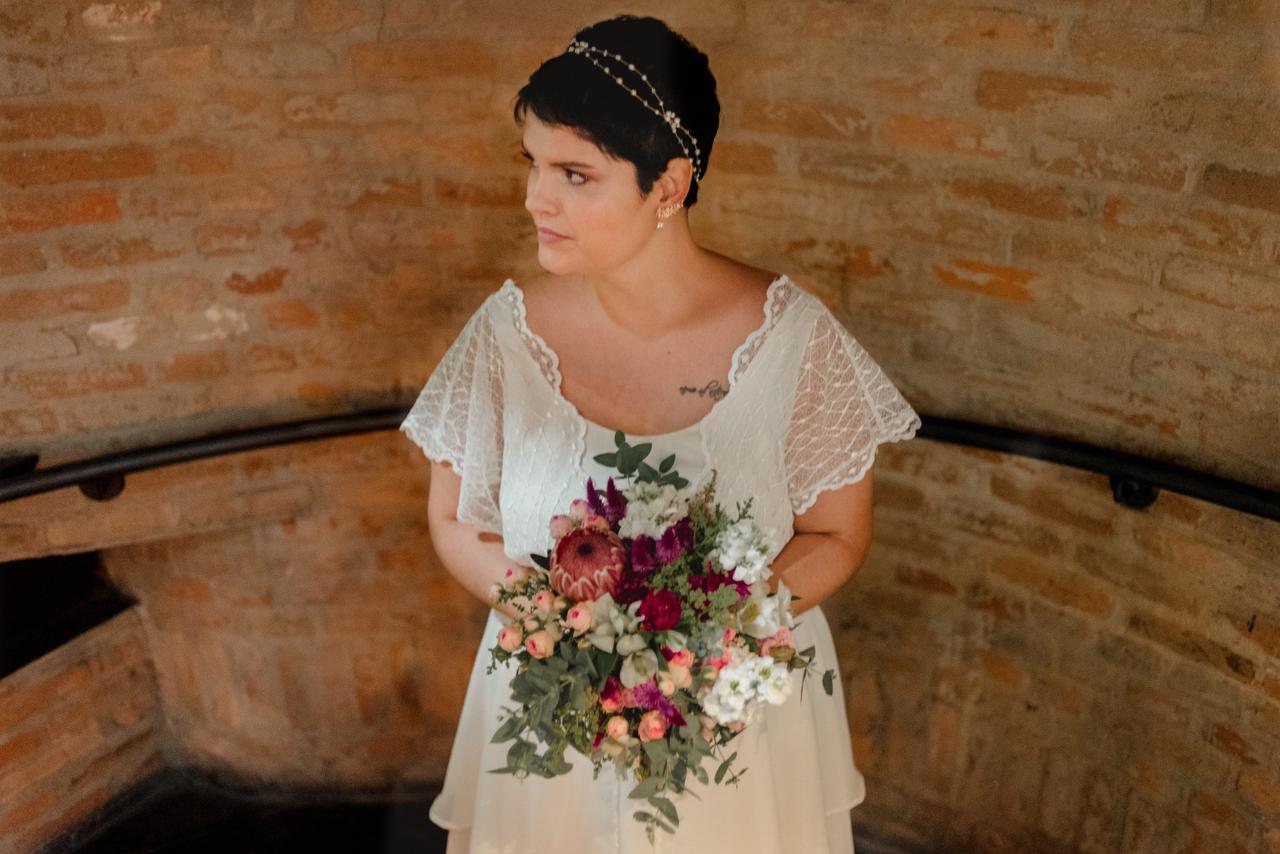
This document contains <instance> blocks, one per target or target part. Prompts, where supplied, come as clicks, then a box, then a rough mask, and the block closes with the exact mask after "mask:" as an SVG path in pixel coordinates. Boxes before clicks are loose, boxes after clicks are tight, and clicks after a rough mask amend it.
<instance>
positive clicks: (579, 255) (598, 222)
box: [401, 16, 920, 854]
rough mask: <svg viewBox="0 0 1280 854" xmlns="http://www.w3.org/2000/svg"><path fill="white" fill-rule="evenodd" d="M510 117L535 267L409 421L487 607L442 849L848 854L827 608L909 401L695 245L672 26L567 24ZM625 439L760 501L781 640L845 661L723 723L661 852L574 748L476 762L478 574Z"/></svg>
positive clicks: (450, 558)
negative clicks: (781, 598)
mask: <svg viewBox="0 0 1280 854" xmlns="http://www.w3.org/2000/svg"><path fill="white" fill-rule="evenodd" d="M514 115H515V119H516V122H517V124H518V126H519V128H520V129H521V131H522V134H521V145H520V151H521V154H522V155H523V156H524V157H525V158H526V159H527V160H528V168H529V173H528V186H527V190H526V197H525V207H526V208H527V209H528V211H529V214H530V216H531V218H532V220H533V224H534V227H535V228H536V230H537V239H538V262H539V264H540V266H541V267H542V268H543V269H544V270H545V271H546V272H545V274H543V275H540V276H537V277H534V278H531V279H529V280H528V281H525V282H523V283H516V282H515V281H514V280H513V279H507V280H506V281H504V282H503V283H502V285H501V287H499V288H498V289H497V290H495V291H494V292H492V293H491V294H490V295H489V296H488V298H487V299H486V300H485V301H484V304H483V305H481V306H480V308H479V309H477V310H476V312H475V313H474V314H473V315H472V316H471V317H470V318H469V319H468V321H467V323H466V325H465V326H464V327H463V329H462V331H461V333H460V334H459V335H458V338H457V339H456V340H455V341H454V342H453V344H452V345H451V346H450V348H449V350H448V351H447V352H446V354H445V355H444V357H443V358H442V359H441V361H440V364H439V365H438V366H437V367H436V369H435V371H434V372H433V373H432V375H431V377H430V378H429V379H428V381H427V384H426V386H425V387H424V388H423V389H422V391H421V393H420V394H419V396H418V399H417V401H416V402H415V404H414V406H413V408H412V409H411V410H410V412H409V414H408V415H407V417H406V418H405V420H404V422H403V423H402V425H401V430H403V431H404V432H405V433H406V435H408V436H409V437H410V438H411V439H412V440H413V441H414V442H416V443H417V444H418V445H419V446H420V447H421V448H422V450H423V452H424V453H425V455H426V456H427V457H428V458H429V459H430V460H431V486H430V495H429V499H428V507H427V514H428V520H429V525H430V529H431V535H432V540H433V543H434V546H435V549H436V551H437V553H438V555H439V557H440V559H441V562H442V563H443V564H444V566H445V567H446V569H447V570H448V571H449V572H450V574H451V575H452V576H453V577H454V578H455V579H456V580H457V581H458V582H459V583H460V584H462V585H463V586H464V587H465V588H466V589H467V590H469V591H470V592H471V593H472V594H473V595H475V596H476V597H477V598H478V599H480V600H481V601H484V602H485V603H486V604H488V605H489V606H490V612H489V618H488V622H487V623H486V626H485V630H484V634H483V636H482V637H481V639H480V642H479V647H478V650H477V653H476V658H475V663H474V665H473V668H472V673H471V682H470V683H469V685H468V690H467V694H466V697H465V700H464V703H463V707H462V711H461V715H460V718H459V721H458V729H457V733H456V736H455V740H454V744H453V749H452V752H451V754H450V758H449V764H448V768H447V772H446V777H445V781H444V786H443V789H442V791H441V794H440V795H439V796H438V797H437V798H436V800H435V801H434V802H433V804H432V806H431V811H430V815H431V819H432V821H434V822H435V823H436V824H438V825H439V826H441V827H443V828H446V829H447V830H449V842H448V852H450V854H459V852H486V853H487V854H498V852H503V854H510V852H564V853H565V854H573V853H574V852H582V854H587V852H593V854H594V852H605V851H608V852H639V851H663V852H700V854H706V853H707V852H717V851H741V852H761V854H783V852H786V854H791V852H813V854H821V852H841V854H847V853H848V852H852V851H853V850H854V849H853V834H852V824H851V816H850V812H849V811H850V809H852V808H853V807H854V806H856V805H857V804H858V803H860V802H861V801H862V800H863V798H864V797H865V783H864V780H863V777H862V775H861V773H860V772H859V771H858V769H857V767H856V765H855V762H854V757H853V754H852V749H851V743H850V739H849V733H848V723H847V718H846V715H845V707H844V701H845V698H844V694H843V689H842V681H841V679H840V677H839V673H840V671H839V663H838V661H837V660H836V652H835V646H834V643H833V641H832V637H831V632H830V628H829V626H828V624H827V621H826V617H825V615H824V614H823V612H822V609H821V608H820V607H819V606H820V604H821V603H822V602H823V601H825V600H826V599H827V598H828V597H830V596H831V594H832V593H834V592H835V591H836V590H838V589H839V588H840V587H841V586H842V585H843V584H845V583H846V582H847V581H848V580H849V579H850V577H851V576H852V575H853V574H854V573H855V572H856V571H857V569H858V567H859V565H860V564H861V563H862V561H863V558H864V557H865V555H866V552H867V549H868V547H869V544H870V538H871V527H872V482H873V477H872V467H873V464H874V458H875V450H876V447H877V445H879V444H880V443H882V442H886V441H899V440H903V439H908V438H910V437H911V436H912V435H914V433H915V431H916V429H917V428H918V427H919V425H920V421H919V417H918V416H917V415H916V413H915V412H914V410H912V408H911V407H910V405H909V404H908V403H907V402H906V400H905V399H904V398H903V397H902V396H901V394H899V393H898V391H897V389H896V388H895V387H894V385H893V383H892V382H891V381H890V380H889V378H888V377H887V376H886V375H885V374H884V372H883V371H882V370H881V369H880V367H879V366H878V365H877V364H876V362H875V361H874V360H873V359H872V358H871V357H870V355H869V354H868V353H867V351H866V350H865V349H863V348H862V347H861V345H860V344H859V343H858V342H857V341H856V340H855V339H854V338H853V336H852V335H851V334H850V333H849V332H848V331H847V330H845V328H844V327H843V326H842V325H841V324H840V323H839V322H838V321H837V320H836V319H835V318H834V316H833V315H832V314H831V312H830V311H829V310H828V309H827V308H826V307H825V305H824V304H823V303H822V302H821V301H819V300H818V299H817V298H816V297H814V296H812V295H811V294H809V293H808V292H807V291H805V290H804V289H802V288H801V287H799V286H798V285H797V284H796V283H795V282H794V281H792V280H791V278H790V277H789V276H788V275H786V274H785V273H781V274H778V273H774V272H772V271H769V270H765V269H761V268H758V267H753V266H751V265H748V264H745V263H742V262H739V261H735V260H733V259H731V258H728V257H726V256H724V255H722V254H720V253H718V252H714V251H712V250H710V249H707V248H705V247H703V246H700V245H699V244H698V243H697V242H696V241H695V240H694V238H693V235H692V234H691V232H690V228H689V211H690V210H691V209H692V208H693V206H694V205H695V204H696V202H697V201H698V192H699V187H700V184H701V182H702V180H703V178H704V177H705V175H706V171H707V167H708V163H709V161H710V156H711V152H712V146H713V142H714V139H715V135H716V131H717V129H718V127H719V116H720V105H719V101H718V99H717V95H716V81H715V77H714V76H713V75H712V73H711V70H710V67H709V63H708V59H707V57H706V55H705V54H704V53H702V52H701V51H699V50H698V49H697V48H696V47H694V46H693V45H692V44H691V43H690V42H689V41H688V40H687V39H685V38H684V37H683V36H681V35H679V34H677V33H675V32H673V31H672V30H671V29H670V28H669V27H668V26H667V25H666V24H665V23H663V22H662V21H660V20H657V19H655V18H649V17H645V18H639V17H633V16H620V17H616V18H612V19H610V20H606V21H602V22H599V23H597V24H594V25H592V26H590V27H587V28H585V29H583V30H580V31H579V32H578V33H576V34H575V35H574V38H573V40H572V41H571V42H570V44H569V46H568V47H567V48H566V50H565V51H564V52H563V53H562V54H560V55H558V56H556V57H553V58H552V59H550V60H548V61H546V62H545V63H543V64H542V65H541V67H539V68H538V69H537V71H535V72H534V73H533V75H531V77H530V78H529V81H528V83H527V84H526V85H525V86H524V87H522V88H521V89H520V91H519V93H518V95H517V98H516V104H515V110H514ZM619 430H620V431H622V432H623V433H625V434H626V435H627V438H628V441H630V442H632V443H633V444H635V443H638V442H640V441H645V442H652V443H653V444H654V449H655V450H654V453H655V456H654V458H655V459H661V458H662V457H665V456H668V455H669V454H675V455H676V458H677V468H678V469H679V470H680V472H681V473H682V474H683V475H684V476H686V477H688V478H689V479H690V480H691V481H692V484H691V487H690V488H691V489H696V488H697V486H698V485H699V483H700V482H702V480H703V479H704V478H705V477H707V476H708V475H709V474H710V473H711V470H712V469H713V468H714V469H715V470H716V471H717V472H718V478H717V500H718V501H719V502H720V503H721V504H722V505H723V506H726V507H732V506H734V504H735V502H736V501H743V500H745V499H747V498H749V497H750V498H752V499H753V501H754V504H753V516H754V517H755V518H756V520H757V522H759V523H760V524H761V525H763V526H766V527H770V528H772V529H773V531H774V533H775V534H776V537H775V539H776V541H777V543H778V544H779V546H780V549H779V550H778V551H777V552H775V554H774V555H773V556H772V557H773V563H772V570H773V577H772V579H771V580H770V588H771V590H776V589H777V586H778V582H779V581H780V580H781V581H784V582H785V583H786V585H787V587H788V588H789V589H790V590H791V591H792V592H793V596H794V597H795V601H794V611H795V614H796V616H797V619H798V625H797V627H796V629H795V638H796V646H797V648H805V647H807V646H810V645H813V646H816V659H815V661H816V664H815V667H816V669H817V671H818V672H821V671H824V670H826V669H827V668H829V667H830V668H835V669H836V672H837V678H836V682H835V685H836V690H835V692H834V694H833V695H830V696H828V695H826V694H825V693H824V692H822V691H820V690H812V686H810V690H808V691H805V692H804V693H803V696H801V692H800V691H799V690H796V691H794V692H793V694H792V697H791V698H790V699H789V700H788V701H787V702H786V703H784V704H783V705H781V706H770V707H768V709H767V711H766V714H765V716H764V719H763V720H762V721H761V722H760V723H758V724H755V725H753V726H750V727H748V728H747V729H746V730H744V731H743V732H742V733H741V734H740V735H738V736H737V737H736V738H735V739H734V742H733V744H732V749H736V750H737V751H738V759H737V760H736V764H735V766H734V767H735V768H740V769H746V770H745V772H744V773H743V775H742V777H741V779H740V780H739V781H738V782H737V783H736V784H735V785H732V786H730V785H712V786H707V787H703V786H700V785H698V784H696V783H694V784H693V785H692V786H691V788H690V791H688V792H685V793H684V794H683V795H681V796H680V798H679V803H678V809H679V811H680V816H681V822H680V825H679V827H677V828H676V832H675V834H674V835H666V834H663V833H659V834H658V838H657V840H656V842H655V843H654V844H653V845H651V844H650V843H649V842H648V840H647V838H646V836H645V833H644V831H643V828H642V826H641V824H640V823H639V822H638V821H635V820H634V819H633V818H632V815H631V813H632V811H633V810H634V809H635V808H636V807H637V806H638V805H639V804H641V803H642V802H637V801H631V802H628V799H627V797H626V793H627V791H628V790H629V788H630V786H629V785H628V783H627V782H626V781H619V780H618V779H616V776H615V775H614V774H612V773H602V774H601V775H600V776H599V777H598V778H597V777H594V776H593V775H592V773H591V771H592V766H591V763H590V761H588V760H587V758H586V757H583V756H578V755H571V756H567V757H566V758H568V759H569V760H570V761H571V762H572V763H573V765H574V768H573V771H571V772H570V773H569V774H566V775H564V776H561V777H556V778H552V779H542V778H525V779H518V778H515V777H513V776H512V775H507V774H491V773H488V771H489V770H490V769H494V768H499V767H502V766H503V765H505V752H506V745H502V744H493V743H491V742H490V737H491V736H492V734H493V731H494V730H495V728H496V726H497V722H498V719H499V715H500V714H501V710H502V709H503V707H504V705H510V702H509V701H510V697H509V685H510V680H511V677H512V675H514V670H513V669H504V668H501V667H499V668H498V669H497V670H496V671H495V672H494V673H486V667H487V665H488V663H489V654H488V650H489V649H490V648H491V647H492V646H493V645H494V642H495V638H496V635H497V632H498V631H499V630H500V629H501V628H502V626H503V625H504V624H506V623H508V622H510V621H511V619H513V618H514V617H516V613H515V611H514V610H513V609H512V606H511V605H509V604H503V605H502V606H501V607H499V606H498V605H497V604H496V601H495V599H494V598H493V587H494V585H495V584H496V583H498V582H500V581H501V580H502V579H503V577H504V576H505V574H506V573H507V571H508V570H509V569H511V568H512V567H513V565H522V566H533V565H534V564H533V562H532V560H531V558H530V555H531V554H532V553H535V552H536V553H539V554H542V553H545V552H546V550H547V549H548V548H549V546H550V543H551V538H550V534H549V531H548V526H547V521H548V520H549V519H550V517H551V515H552V514H553V513H558V512H563V510H564V508H566V507H567V506H568V504H569V502H570V501H571V500H572V499H574V498H578V497H581V495H582V491H583V485H584V483H585V481H586V478H587V477H593V478H594V479H595V482H596V483H597V484H603V483H604V482H605V479H606V478H607V477H608V476H609V475H610V474H611V473H612V470H611V469H606V468H604V467H603V466H601V465H600V464H599V463H597V462H596V461H595V460H594V459H593V457H594V456H595V455H596V454H599V453H604V452H607V451H612V450H614V433H615V431H619ZM797 679H798V677H797ZM797 688H798V686H797ZM852 699H853V701H854V702H856V701H857V698H852ZM632 785H633V784H632ZM694 790H696V791H694Z"/></svg>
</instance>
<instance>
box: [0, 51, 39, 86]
mask: <svg viewBox="0 0 1280 854" xmlns="http://www.w3.org/2000/svg"><path fill="white" fill-rule="evenodd" d="M48 91H49V73H48V67H47V65H46V63H45V61H44V60H43V59H41V58H39V57H35V56H23V55H22V54H16V53H3V54H0V97H13V96H22V95H43V94H45V93H46V92H48Z"/></svg>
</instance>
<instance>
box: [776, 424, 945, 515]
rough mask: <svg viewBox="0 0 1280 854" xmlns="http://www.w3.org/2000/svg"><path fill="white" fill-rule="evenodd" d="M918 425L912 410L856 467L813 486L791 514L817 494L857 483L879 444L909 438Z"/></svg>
mask: <svg viewBox="0 0 1280 854" xmlns="http://www.w3.org/2000/svg"><path fill="white" fill-rule="evenodd" d="M920 426H921V422H920V415H919V413H916V412H914V411H913V412H912V415H911V417H910V418H908V419H907V420H906V421H903V422H901V423H900V424H899V425H898V426H897V427H894V428H893V429H892V430H891V431H889V432H888V433H886V434H884V435H882V436H880V437H879V438H878V439H876V441H875V442H874V443H872V445H871V447H870V448H868V449H867V451H866V454H865V455H864V456H863V458H862V461H861V462H860V463H859V464H858V466H857V468H855V469H852V470H850V471H847V472H845V473H844V474H842V475H840V476H839V477H837V478H836V479H835V480H829V481H823V482H822V483H820V484H818V485H817V486H815V487H814V488H813V490H812V491H811V492H810V493H809V495H808V496H806V498H805V499H804V501H802V502H801V503H800V508H799V509H798V510H793V511H792V513H793V515H795V516H799V515H801V514H803V513H804V512H805V511H806V510H808V509H809V508H810V507H812V506H813V505H814V503H816V502H817V500H818V496H819V495H821V494H822V493H824V492H827V491H829V490H832V489H839V488H840V487H842V486H848V485H849V484H851V483H857V482H858V481H860V480H862V477H863V475H865V474H866V473H867V469H869V468H871V464H872V463H873V462H875V459H876V451H877V450H879V448H880V446H881V445H883V444H885V443H886V442H901V441H904V440H906V439H910V438H912V437H913V436H914V435H915V434H916V431H917V430H919V429H920Z"/></svg>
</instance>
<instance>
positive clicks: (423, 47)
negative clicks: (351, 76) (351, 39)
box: [351, 38, 498, 83]
mask: <svg viewBox="0 0 1280 854" xmlns="http://www.w3.org/2000/svg"><path fill="white" fill-rule="evenodd" d="M351 65H352V69H353V70H354V71H355V74H356V77H357V79H360V80H367V81H369V82H374V83H378V82H398V81H405V82H407V81H415V80H435V79H439V78H442V77H471V76H476V75H484V74H492V73H493V72H494V71H495V70H496V69H497V67H498V58H497V55H496V53H495V52H494V50H493V48H491V47H490V46H488V45H486V44H484V43H482V42H479V41H476V40H474V39H466V38H448V39H443V38H442V39H431V40H423V41H409V42H399V43H397V42H378V43H373V42H368V43H362V44H355V45H352V47H351Z"/></svg>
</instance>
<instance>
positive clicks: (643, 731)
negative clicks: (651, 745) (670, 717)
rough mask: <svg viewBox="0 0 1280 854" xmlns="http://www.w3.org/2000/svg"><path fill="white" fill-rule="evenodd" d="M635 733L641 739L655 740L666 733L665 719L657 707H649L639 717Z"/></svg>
mask: <svg viewBox="0 0 1280 854" xmlns="http://www.w3.org/2000/svg"><path fill="white" fill-rule="evenodd" d="M636 734H637V735H639V736H640V740H641V741H655V740H656V739H659V738H662V737H663V736H664V735H666V734H667V719H666V718H664V717H663V716H662V712H660V711H658V710H657V709H650V710H649V711H647V712H645V713H644V716H643V717H642V718H640V725H639V726H638V727H636Z"/></svg>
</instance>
